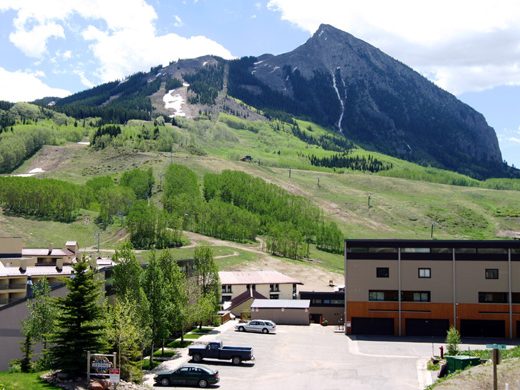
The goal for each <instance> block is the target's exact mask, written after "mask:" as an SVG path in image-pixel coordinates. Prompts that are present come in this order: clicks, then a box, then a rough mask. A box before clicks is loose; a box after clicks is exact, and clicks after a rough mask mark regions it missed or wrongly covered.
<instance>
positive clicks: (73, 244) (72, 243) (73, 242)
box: [65, 241, 78, 246]
mask: <svg viewBox="0 0 520 390" xmlns="http://www.w3.org/2000/svg"><path fill="white" fill-rule="evenodd" d="M76 245H78V242H77V241H67V242H66V243H65V246H76Z"/></svg>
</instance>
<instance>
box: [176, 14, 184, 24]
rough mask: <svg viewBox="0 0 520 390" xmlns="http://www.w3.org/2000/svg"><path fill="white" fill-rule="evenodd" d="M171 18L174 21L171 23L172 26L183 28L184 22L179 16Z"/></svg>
mask: <svg viewBox="0 0 520 390" xmlns="http://www.w3.org/2000/svg"><path fill="white" fill-rule="evenodd" d="M173 18H174V19H175V21H174V22H173V25H174V26H175V27H182V26H184V22H183V21H182V19H181V17H180V16H179V15H174V16H173Z"/></svg>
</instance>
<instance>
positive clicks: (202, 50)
mask: <svg viewBox="0 0 520 390" xmlns="http://www.w3.org/2000/svg"><path fill="white" fill-rule="evenodd" d="M83 37H84V38H85V39H86V40H89V41H92V42H93V43H92V44H91V45H90V49H91V50H92V52H93V54H94V56H95V57H96V58H97V59H98V60H99V61H100V63H101V65H100V68H99V71H98V74H97V76H98V77H99V78H100V79H101V80H102V81H110V80H115V79H120V78H123V77H124V76H126V75H128V74H130V73H133V72H136V71H139V70H143V69H146V68H147V67H150V66H155V65H158V64H162V65H166V64H168V63H169V62H170V61H172V60H177V59H179V58H194V57H199V56H201V55H205V54H215V55H218V56H221V57H224V58H232V55H231V53H230V52H229V51H228V50H227V49H225V48H224V47H222V46H221V45H219V44H218V43H216V42H214V41H212V40H210V39H208V38H206V37H204V36H194V37H190V38H184V37H182V36H180V35H177V34H173V33H170V34H165V35H160V36H156V35H155V34H154V31H153V29H149V30H146V29H142V30H128V29H127V30H121V31H117V32H114V33H112V34H109V33H106V32H102V31H100V30H98V29H96V28H94V27H92V26H90V27H89V28H88V29H87V30H86V31H85V33H84V34H83Z"/></svg>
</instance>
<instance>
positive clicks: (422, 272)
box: [419, 268, 432, 279]
mask: <svg viewBox="0 0 520 390" xmlns="http://www.w3.org/2000/svg"><path fill="white" fill-rule="evenodd" d="M431 277H432V269H431V268H419V278H421V279H423V278H424V279H430V278H431Z"/></svg>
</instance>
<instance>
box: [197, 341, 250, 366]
mask: <svg viewBox="0 0 520 390" xmlns="http://www.w3.org/2000/svg"><path fill="white" fill-rule="evenodd" d="M188 354H189V355H190V356H191V357H192V358H193V361H194V362H196V363H199V362H201V361H202V359H219V360H231V361H232V362H233V364H235V365H239V364H240V363H242V362H244V361H248V360H255V357H254V356H253V348H252V347H225V346H223V345H222V342H221V341H220V342H219V341H213V342H210V343H207V344H195V345H192V346H190V348H189V349H188Z"/></svg>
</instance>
